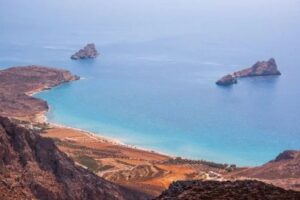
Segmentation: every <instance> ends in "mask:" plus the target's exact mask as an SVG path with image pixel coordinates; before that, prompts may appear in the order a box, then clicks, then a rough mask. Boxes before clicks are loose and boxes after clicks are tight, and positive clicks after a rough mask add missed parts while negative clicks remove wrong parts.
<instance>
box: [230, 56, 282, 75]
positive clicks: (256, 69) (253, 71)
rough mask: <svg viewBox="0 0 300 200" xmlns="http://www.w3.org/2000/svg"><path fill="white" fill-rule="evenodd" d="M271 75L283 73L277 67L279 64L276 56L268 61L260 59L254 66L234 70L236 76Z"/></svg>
mask: <svg viewBox="0 0 300 200" xmlns="http://www.w3.org/2000/svg"><path fill="white" fill-rule="evenodd" d="M269 75H281V73H280V71H279V70H278V68H277V64H276V61H275V59H274V58H271V59H270V60H268V61H259V62H257V63H255V64H254V65H253V66H252V67H250V68H247V69H244V70H241V71H238V72H234V76H235V77H249V76H269Z"/></svg>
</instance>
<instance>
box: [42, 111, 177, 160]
mask: <svg viewBox="0 0 300 200" xmlns="http://www.w3.org/2000/svg"><path fill="white" fill-rule="evenodd" d="M44 117H45V119H46V121H45V123H47V124H49V125H50V128H64V129H70V130H73V131H77V132H80V133H81V134H84V135H86V136H88V137H90V138H92V139H95V140H98V141H100V142H105V143H109V144H112V145H117V146H120V147H125V148H129V149H133V150H139V151H145V152H148V153H153V154H157V155H161V156H165V157H169V158H176V156H174V155H170V154H167V153H163V152H160V151H155V150H151V149H147V148H143V147H138V146H134V145H129V144H126V143H124V142H121V141H119V140H118V139H115V138H110V137H106V136H103V135H101V133H96V132H92V131H88V130H84V129H80V128H74V127H71V126H67V125H63V124H59V123H53V122H49V121H48V118H47V117H46V115H45V116H44Z"/></svg>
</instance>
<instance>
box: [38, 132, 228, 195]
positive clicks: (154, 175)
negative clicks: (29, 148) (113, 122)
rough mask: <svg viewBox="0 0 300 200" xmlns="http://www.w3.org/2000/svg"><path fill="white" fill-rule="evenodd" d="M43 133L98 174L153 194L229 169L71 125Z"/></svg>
mask: <svg viewBox="0 0 300 200" xmlns="http://www.w3.org/2000/svg"><path fill="white" fill-rule="evenodd" d="M43 136H44V137H50V138H53V139H54V140H55V141H56V144H57V145H58V147H59V148H60V149H61V150H62V151H63V152H65V153H66V154H67V155H68V156H70V157H71V158H72V159H73V160H75V162H76V163H78V164H79V165H82V166H84V167H86V168H88V169H89V170H91V171H93V172H94V173H95V174H97V175H99V176H101V177H104V178H105V179H107V180H110V181H112V182H115V183H118V184H121V185H124V186H128V187H130V188H133V189H137V190H140V191H143V192H146V193H148V194H150V195H153V196H157V195H159V194H160V193H161V192H162V191H163V190H165V189H166V188H168V187H169V185H170V184H171V183H172V182H174V181H177V180H193V179H205V180H210V179H214V180H222V174H225V173H227V170H228V169H229V167H228V166H225V165H214V163H204V161H189V160H183V159H178V158H177V159H173V158H171V157H170V156H167V155H162V154H159V153H156V152H153V151H144V150H141V149H136V148H133V147H127V146H125V145H122V144H119V143H115V142H113V141H109V140H107V139H104V138H100V137H96V136H94V135H93V134H90V133H87V132H84V131H80V130H75V129H71V128H64V127H58V126H52V127H51V128H50V129H47V130H46V131H45V133H44V134H43Z"/></svg>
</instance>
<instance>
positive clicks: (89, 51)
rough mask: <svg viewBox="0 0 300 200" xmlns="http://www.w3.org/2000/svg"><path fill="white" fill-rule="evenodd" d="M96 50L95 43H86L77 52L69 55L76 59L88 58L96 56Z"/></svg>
mask: <svg viewBox="0 0 300 200" xmlns="http://www.w3.org/2000/svg"><path fill="white" fill-rule="evenodd" d="M98 55H99V54H98V52H97V50H96V46H95V44H93V43H91V44H87V45H86V46H85V47H84V48H83V49H80V50H79V51H78V52H76V53H75V54H73V55H72V56H71V59H73V60H78V59H89V58H96V57H97V56H98Z"/></svg>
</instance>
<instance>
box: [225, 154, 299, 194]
mask: <svg viewBox="0 0 300 200" xmlns="http://www.w3.org/2000/svg"><path fill="white" fill-rule="evenodd" d="M230 176H233V177H245V178H256V179H259V180H262V181H264V182H267V183H272V184H274V185H276V186H279V187H283V188H285V189H293V190H298V191H300V151H292V150H289V151H284V152H283V153H281V154H279V155H278V156H277V157H276V159H275V160H272V161H270V162H268V163H266V164H264V165H262V166H259V167H253V168H247V169H244V170H241V171H238V172H234V173H232V174H231V175H230Z"/></svg>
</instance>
